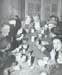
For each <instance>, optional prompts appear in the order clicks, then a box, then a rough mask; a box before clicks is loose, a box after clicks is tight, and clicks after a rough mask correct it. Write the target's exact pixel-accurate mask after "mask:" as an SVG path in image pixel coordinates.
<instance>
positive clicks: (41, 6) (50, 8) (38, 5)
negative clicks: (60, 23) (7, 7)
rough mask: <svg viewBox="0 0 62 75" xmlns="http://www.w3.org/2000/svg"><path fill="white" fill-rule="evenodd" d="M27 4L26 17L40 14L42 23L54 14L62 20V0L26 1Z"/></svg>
mask: <svg viewBox="0 0 62 75" xmlns="http://www.w3.org/2000/svg"><path fill="white" fill-rule="evenodd" d="M25 4H26V5H25V14H26V15H30V14H32V15H33V14H34V13H35V12H36V13H40V16H41V21H45V20H48V19H49V16H50V15H52V14H54V15H57V16H58V17H59V19H60V20H61V10H62V5H61V4H62V0H25ZM37 9H38V10H37ZM36 10H37V11H36Z"/></svg>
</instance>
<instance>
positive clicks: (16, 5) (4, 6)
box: [0, 0, 25, 24]
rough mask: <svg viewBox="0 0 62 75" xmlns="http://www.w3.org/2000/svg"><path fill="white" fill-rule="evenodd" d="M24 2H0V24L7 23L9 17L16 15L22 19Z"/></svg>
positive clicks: (5, 0)
mask: <svg viewBox="0 0 62 75" xmlns="http://www.w3.org/2000/svg"><path fill="white" fill-rule="evenodd" d="M24 1H25V0H0V4H1V8H0V9H1V13H0V24H3V23H5V22H7V21H8V19H9V18H10V16H14V15H18V16H19V17H22V19H23V18H24V13H25V2H24Z"/></svg>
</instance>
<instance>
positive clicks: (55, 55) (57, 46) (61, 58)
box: [50, 38, 62, 64]
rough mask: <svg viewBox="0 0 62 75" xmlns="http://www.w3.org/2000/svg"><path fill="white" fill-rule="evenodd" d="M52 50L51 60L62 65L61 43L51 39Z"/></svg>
mask: <svg viewBox="0 0 62 75" xmlns="http://www.w3.org/2000/svg"><path fill="white" fill-rule="evenodd" d="M53 47H54V48H53V49H52V51H51V52H50V56H51V60H53V61H55V62H57V63H58V64H62V42H61V40H60V39H59V38H54V39H53Z"/></svg>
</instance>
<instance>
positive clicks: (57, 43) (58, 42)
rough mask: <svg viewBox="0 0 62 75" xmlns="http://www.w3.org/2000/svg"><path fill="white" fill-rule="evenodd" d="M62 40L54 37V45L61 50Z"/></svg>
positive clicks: (57, 49)
mask: <svg viewBox="0 0 62 75" xmlns="http://www.w3.org/2000/svg"><path fill="white" fill-rule="evenodd" d="M61 46H62V44H61V41H60V40H59V39H54V40H53V47H54V49H56V51H59V50H60V49H61Z"/></svg>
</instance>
